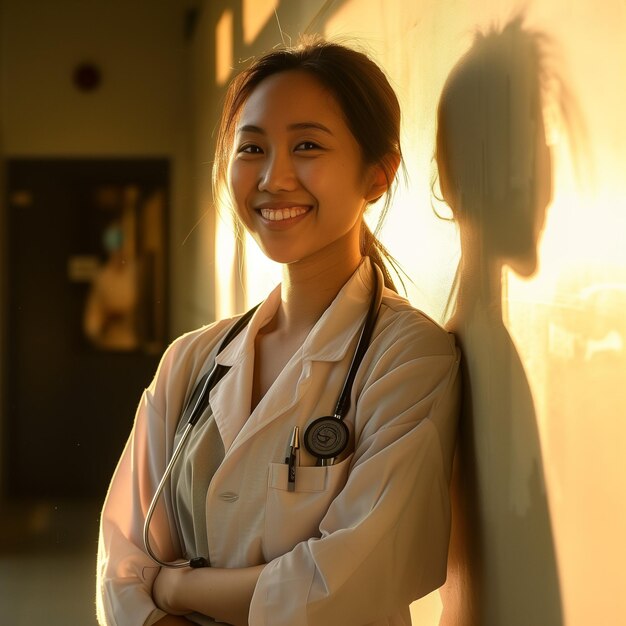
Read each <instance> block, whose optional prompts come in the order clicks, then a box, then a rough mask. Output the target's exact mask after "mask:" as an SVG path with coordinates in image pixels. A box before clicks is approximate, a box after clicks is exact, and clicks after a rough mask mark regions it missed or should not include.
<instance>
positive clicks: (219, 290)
mask: <svg viewBox="0 0 626 626" xmlns="http://www.w3.org/2000/svg"><path fill="white" fill-rule="evenodd" d="M215 228H216V231H217V232H216V236H215V258H216V259H218V264H217V271H216V272H215V315H216V317H217V319H222V318H224V317H230V316H231V315H234V314H235V313H236V309H235V285H236V282H235V281H236V262H237V246H236V239H235V225H234V223H233V217H232V214H231V212H230V211H220V212H219V214H218V215H217V219H216V220H215Z"/></svg>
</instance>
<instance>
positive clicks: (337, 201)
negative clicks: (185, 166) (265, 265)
mask: <svg viewBox="0 0 626 626" xmlns="http://www.w3.org/2000/svg"><path fill="white" fill-rule="evenodd" d="M399 126H400V111H399V107H398V102H397V99H396V97H395V94H394V92H393V90H392V89H391V87H390V86H389V83H388V82H387V79H386V78H385V76H384V75H383V73H382V72H381V70H380V69H379V68H378V67H377V66H376V65H375V64H374V63H373V62H372V61H371V60H369V58H368V57H366V56H365V55H363V54H361V53H358V52H355V51H353V50H350V49H348V48H345V47H343V46H339V45H335V44H330V43H325V42H321V41H316V42H312V43H308V44H305V45H302V46H299V47H297V48H293V49H285V50H276V51H273V52H271V53H269V54H267V55H266V56H264V57H262V58H260V59H259V60H257V61H256V62H255V63H253V65H252V66H251V67H250V68H249V69H247V70H245V71H244V72H242V74H240V75H239V76H238V77H237V78H236V79H235V80H234V81H233V83H232V84H231V86H230V87H229V91H228V93H227V97H226V101H225V106H224V112H223V116H222V120H221V125H220V129H219V134H218V141H217V154H216V160H215V168H214V183H215V186H216V190H217V191H221V192H222V194H223V195H222V197H223V198H224V199H225V200H227V201H228V203H229V204H230V206H231V207H232V208H233V211H234V213H235V214H236V215H237V217H238V219H239V220H240V221H241V222H242V223H243V225H244V226H245V228H246V229H247V230H248V232H249V233H250V234H251V235H252V237H254V239H255V240H256V241H257V243H258V244H259V246H260V247H261V249H262V250H263V252H264V253H265V254H266V255H267V256H268V257H269V258H271V259H273V260H275V261H278V262H280V263H281V264H282V272H283V278H282V283H281V284H280V285H279V286H278V287H277V288H276V289H274V290H273V291H272V293H270V294H269V296H268V298H267V299H266V300H265V301H264V302H262V303H261V305H260V306H259V307H258V308H256V309H254V310H252V311H250V312H249V313H248V314H246V315H245V316H243V317H240V318H238V319H237V320H232V319H226V320H221V321H219V322H216V323H215V324H213V325H210V326H208V327H204V328H201V329H200V330H198V331H195V332H192V333H189V334H187V335H184V336H183V337H181V338H180V339H178V340H177V341H175V342H174V343H173V344H172V346H170V348H169V349H168V350H167V352H166V353H165V355H164V357H163V360H162V362H161V365H160V367H159V370H158V371H157V374H156V376H155V379H154V381H153V383H152V385H151V386H150V387H149V389H147V390H146V392H145V394H144V397H143V398H142V401H141V404H140V407H139V410H138V412H137V417H136V422H135V426H134V429H133V432H132V434H131V437H130V440H129V442H128V445H127V448H126V450H125V451H124V454H123V456H122V459H121V461H120V464H119V467H118V469H117V472H116V474H115V476H114V478H113V482H112V484H111V488H110V491H109V495H108V497H107V501H106V503H105V507H104V511H103V515H102V526H101V536H100V551H99V568H98V611H99V619H100V622H101V624H105V625H108V624H117V625H120V626H121V625H125V624H128V625H129V626H130V625H131V624H132V625H133V626H136V625H137V624H144V625H149V624H155V623H159V624H162V625H163V626H165V625H166V624H184V623H187V621H192V622H194V623H198V624H214V623H216V621H218V622H226V623H230V624H252V625H255V626H256V625H261V624H263V625H266V624H267V625H269V624H273V625H276V626H279V625H280V626H298V625H303V626H304V625H305V624H306V625H308V626H318V625H319V626H334V625H337V626H339V625H341V626H349V625H353V626H363V625H365V624H372V625H376V626H383V625H397V626H400V625H408V624H410V623H411V622H410V615H409V604H410V603H411V601H412V600H413V599H415V598H417V597H420V596H423V595H425V594H427V593H429V592H430V591H432V590H433V589H435V588H436V587H438V586H439V585H441V584H442V582H443V580H444V579H445V572H446V555H447V548H448V540H449V528H450V519H449V498H448V483H449V478H450V471H451V463H452V451H453V448H454V439H455V430H456V414H457V410H458V400H459V397H458V396H459V393H458V392H459V387H458V376H457V375H458V368H459V354H458V351H457V348H456V346H455V342H454V338H453V337H452V336H451V335H450V334H449V333H447V332H445V331H444V330H443V329H442V328H440V327H439V326H438V325H437V324H435V323H434V322H433V321H432V320H430V319H429V318H428V317H427V316H425V315H424V314H423V313H421V312H420V311H417V310H416V309H414V308H413V307H412V306H411V305H410V304H409V303H408V302H407V301H406V300H405V299H404V298H401V297H400V296H398V294H397V293H396V292H395V289H394V287H393V282H392V280H391V277H390V275H389V273H388V271H387V269H386V267H385V264H384V261H383V259H384V257H385V256H386V251H385V249H384V248H383V247H382V246H381V244H380V243H379V242H378V240H377V239H376V237H375V236H374V235H373V234H372V232H371V231H370V230H369V229H368V228H367V226H366V225H365V222H364V220H363V214H364V212H365V210H366V208H367V207H368V205H369V204H371V203H372V202H374V201H376V200H378V199H379V198H381V197H382V196H383V195H385V194H386V193H387V192H388V191H389V188H390V187H391V186H392V184H393V181H394V178H395V175H396V171H397V169H398V166H399V164H400V161H401V150H400V141H399ZM216 197H218V194H217V193H216ZM337 398H339V400H337ZM333 406H334V407H335V409H334V411H333ZM181 416H182V417H181ZM320 416H324V417H320ZM320 424H321V425H320ZM192 427H193V428H194V430H193V431H192V430H191V428H192ZM300 433H302V434H303V437H302V440H303V442H304V444H305V445H303V446H300ZM335 436H336V438H337V440H338V441H339V440H341V444H342V445H341V446H338V447H336V448H333V449H332V452H331V453H329V454H332V457H331V458H329V454H326V452H325V451H324V450H325V449H326V448H327V446H329V445H330V444H329V441H330V439H332V438H333V437H335ZM181 442H182V443H181ZM320 451H321V452H320ZM170 476H171V479H168V477H170ZM159 483H160V485H159ZM162 486H164V489H163V496H162V497H160V494H161V487H162ZM155 493H156V496H154V494H155ZM151 500H152V504H151V503H150V501H151ZM148 509H149V510H150V513H147V512H148ZM153 511H154V515H152V512H153ZM146 517H147V518H148V521H147V522H146ZM144 526H145V527H144ZM142 527H144V529H143V533H144V538H145V540H146V541H145V545H144V543H143V542H142V541H140V539H139V538H140V537H141V535H142ZM148 544H149V545H150V546H151V548H150V549H149V550H148ZM148 553H149V554H150V555H151V556H152V557H155V560H152V558H151V556H149V555H148ZM158 565H161V567H158ZM198 565H201V566H200V567H196V566H198ZM206 565H210V567H206ZM181 616H184V617H181Z"/></svg>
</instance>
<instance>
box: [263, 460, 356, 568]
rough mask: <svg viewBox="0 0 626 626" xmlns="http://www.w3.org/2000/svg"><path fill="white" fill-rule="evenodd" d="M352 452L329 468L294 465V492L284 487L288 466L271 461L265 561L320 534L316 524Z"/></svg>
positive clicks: (341, 481)
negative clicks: (295, 466)
mask: <svg viewBox="0 0 626 626" xmlns="http://www.w3.org/2000/svg"><path fill="white" fill-rule="evenodd" d="M351 460H352V454H351V455H350V456H348V457H347V458H346V459H344V460H343V461H341V462H339V463H337V464H335V465H330V466H328V467H305V466H298V467H297V468H296V483H295V489H294V491H289V490H288V487H287V479H288V475H287V465H286V464H285V463H270V466H269V476H268V486H267V501H266V505H265V538H264V539H265V541H264V546H263V553H264V556H265V559H266V561H268V562H269V561H270V560H271V559H275V558H276V557H278V556H280V555H282V554H285V553H286V552H289V551H290V550H291V549H293V547H294V546H295V545H296V544H297V543H299V542H300V541H306V540H307V539H310V538H311V537H319V536H320V530H319V524H320V522H321V521H322V518H323V517H324V515H325V514H326V511H327V510H328V507H329V506H330V503H331V502H332V501H333V500H334V499H335V497H336V496H337V494H338V493H339V492H340V491H341V490H342V489H343V487H344V485H345V484H346V480H347V478H348V468H349V467H350V461H351Z"/></svg>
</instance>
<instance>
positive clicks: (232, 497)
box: [218, 491, 239, 502]
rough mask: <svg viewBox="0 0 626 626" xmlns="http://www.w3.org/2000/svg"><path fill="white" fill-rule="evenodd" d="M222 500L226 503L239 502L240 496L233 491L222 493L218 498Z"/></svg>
mask: <svg viewBox="0 0 626 626" xmlns="http://www.w3.org/2000/svg"><path fill="white" fill-rule="evenodd" d="M218 497H219V498H220V500H224V502H236V501H237V500H239V494H237V493H233V492H232V491H225V492H224V493H220V495H219V496H218Z"/></svg>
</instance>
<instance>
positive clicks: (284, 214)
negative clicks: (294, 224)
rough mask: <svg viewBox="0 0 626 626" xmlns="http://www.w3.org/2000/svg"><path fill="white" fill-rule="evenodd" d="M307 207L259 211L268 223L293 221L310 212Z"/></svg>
mask: <svg viewBox="0 0 626 626" xmlns="http://www.w3.org/2000/svg"><path fill="white" fill-rule="evenodd" d="M310 208H311V207H308V206H291V207H285V208H281V209H268V208H263V209H259V212H260V213H261V215H262V216H263V217H264V218H265V219H266V220H268V221H270V222H282V221H283V220H289V219H293V218H295V217H299V216H300V215H304V214H305V213H307V212H308V211H309V210H310Z"/></svg>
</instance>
